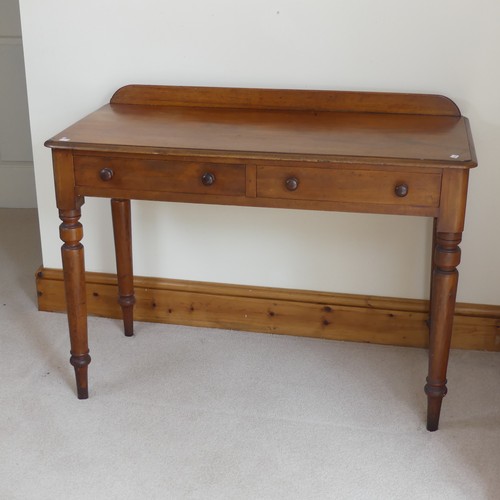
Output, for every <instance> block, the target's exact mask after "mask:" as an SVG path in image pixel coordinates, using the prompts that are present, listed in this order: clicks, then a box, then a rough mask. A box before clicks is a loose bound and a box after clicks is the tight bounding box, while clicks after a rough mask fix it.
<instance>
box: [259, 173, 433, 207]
mask: <svg viewBox="0 0 500 500" xmlns="http://www.w3.org/2000/svg"><path fill="white" fill-rule="evenodd" d="M440 191H441V174H439V173H416V172H404V171H402V172H392V171H373V170H343V169H339V170H334V169H329V168H314V167H312V168H302V169H300V168H293V167H274V166H259V167H258V168H257V196H258V197H261V198H281V199H290V200H292V199H296V200H310V201H331V202H340V203H377V204H398V205H414V206H425V207H438V206H439V196H440Z"/></svg>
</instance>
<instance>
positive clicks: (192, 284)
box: [36, 268, 500, 351]
mask: <svg viewBox="0 0 500 500" xmlns="http://www.w3.org/2000/svg"><path fill="white" fill-rule="evenodd" d="M86 283H87V308H88V312H89V314H91V315H94V316H102V317H107V318H120V317H121V312H120V307H119V306H118V303H117V294H118V287H117V281H116V276H115V275H113V274H104V273H89V272H88V273H86ZM36 285H37V292H38V309H39V310H40V311H53V312H63V311H65V310H66V303H65V298H64V281H63V273H62V270H60V269H44V268H40V269H39V270H38V271H37V273H36ZM134 287H135V295H136V300H137V303H136V306H135V310H134V316H135V319H136V320H137V321H151V322H157V323H173V324H179V325H190V326H201V327H213V328H225V329H230V330H231V329H232V330H242V331H251V332H262V333H275V334H286V335H298V336H303V337H316V338H323V339H332V340H349V341H355V342H369V343H373V344H386V345H398V346H412V347H427V344H428V336H429V333H428V328H427V316H428V313H427V311H428V301H425V300H415V299H398V298H388V297H372V296H363V295H348V294H334V293H324V292H310V291H302V290H288V289H280V288H265V287H250V286H242V285H227V284H220V283H204V282H196V281H182V280H169V279H160V278H141V277H135V278H134ZM452 348H456V349H476V350H488V351H500V306H490V305H477V304H464V303H459V304H457V308H456V313H455V320H454V326H453V338H452Z"/></svg>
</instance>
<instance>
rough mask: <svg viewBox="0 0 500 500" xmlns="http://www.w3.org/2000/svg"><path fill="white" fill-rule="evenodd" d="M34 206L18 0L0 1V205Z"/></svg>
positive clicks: (33, 185)
mask: <svg viewBox="0 0 500 500" xmlns="http://www.w3.org/2000/svg"><path fill="white" fill-rule="evenodd" d="M35 206H36V196H35V179H34V173H33V159H32V155H31V139H30V132H29V122H28V103H27V100H26V81H25V76H24V60H23V46H22V40H21V22H20V19H19V3H18V0H2V1H1V2H0V207H16V208H26V207H35Z"/></svg>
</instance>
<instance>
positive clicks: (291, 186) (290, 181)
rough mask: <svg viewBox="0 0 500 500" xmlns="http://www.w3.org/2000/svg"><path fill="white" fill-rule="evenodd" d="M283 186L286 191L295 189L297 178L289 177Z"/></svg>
mask: <svg viewBox="0 0 500 500" xmlns="http://www.w3.org/2000/svg"><path fill="white" fill-rule="evenodd" d="M285 187H286V188H287V189H288V191H295V190H296V189H297V188H298V187H299V179H297V177H289V178H288V179H287V180H286V181H285Z"/></svg>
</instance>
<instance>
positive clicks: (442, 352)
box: [425, 232, 462, 431]
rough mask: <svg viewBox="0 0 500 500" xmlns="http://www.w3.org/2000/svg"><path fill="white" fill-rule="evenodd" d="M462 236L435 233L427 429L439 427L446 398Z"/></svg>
mask: <svg viewBox="0 0 500 500" xmlns="http://www.w3.org/2000/svg"><path fill="white" fill-rule="evenodd" d="M461 237H462V234H461V233H440V232H438V233H436V247H435V251H434V272H433V279H432V299H431V300H432V302H431V318H432V321H431V327H430V343H429V373H428V376H427V384H426V386H425V393H426V394H427V400H428V407H427V429H428V430H429V431H435V430H437V428H438V425H439V414H440V411H441V402H442V400H443V397H444V396H445V395H446V391H447V389H446V369H447V367H448V357H449V351H450V344H451V332H452V326H453V315H454V311H455V300H456V294H457V285H458V271H457V266H458V264H459V263H460V248H459V246H458V245H459V243H460V241H461Z"/></svg>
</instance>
